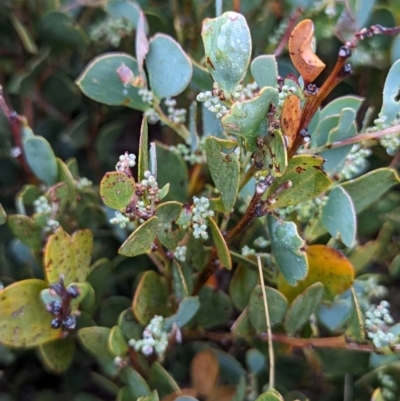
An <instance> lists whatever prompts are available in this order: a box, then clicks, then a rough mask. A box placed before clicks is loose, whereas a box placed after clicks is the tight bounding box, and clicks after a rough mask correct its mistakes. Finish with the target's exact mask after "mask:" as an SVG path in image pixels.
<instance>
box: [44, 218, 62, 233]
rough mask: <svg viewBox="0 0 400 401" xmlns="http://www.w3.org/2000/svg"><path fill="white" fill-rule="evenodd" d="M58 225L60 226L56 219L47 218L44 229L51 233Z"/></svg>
mask: <svg viewBox="0 0 400 401" xmlns="http://www.w3.org/2000/svg"><path fill="white" fill-rule="evenodd" d="M58 227H60V223H59V222H58V221H57V220H54V219H48V220H47V222H46V226H45V228H44V231H45V232H46V233H53V232H54V231H55V230H57V228H58Z"/></svg>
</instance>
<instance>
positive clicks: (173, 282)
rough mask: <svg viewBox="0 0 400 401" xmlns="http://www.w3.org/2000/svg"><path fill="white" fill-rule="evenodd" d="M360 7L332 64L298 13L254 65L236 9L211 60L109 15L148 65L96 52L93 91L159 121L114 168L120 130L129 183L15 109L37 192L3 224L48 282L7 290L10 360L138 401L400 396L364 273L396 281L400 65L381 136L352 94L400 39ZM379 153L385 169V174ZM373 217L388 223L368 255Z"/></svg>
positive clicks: (136, 22) (145, 126) (387, 324)
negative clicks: (93, 172)
mask: <svg viewBox="0 0 400 401" xmlns="http://www.w3.org/2000/svg"><path fill="white" fill-rule="evenodd" d="M216 3H217V10H218V8H219V6H221V5H220V4H219V2H216ZM292 3H294V2H292ZM325 3H329V4H330V5H331V6H332V5H333V4H334V3H335V2H325ZM347 3H348V4H347ZM361 3H362V2H357V1H348V2H346V7H347V8H348V9H346V10H347V11H343V13H346V12H347V13H350V14H349V15H350V16H352V17H354V21H355V22H357V23H356V24H355V26H356V28H355V29H354V30H353V32H352V33H351V34H350V33H349V32H344V33H343V34H345V36H346V37H345V38H344V40H343V43H342V45H341V46H340V47H339V49H338V51H337V57H336V61H335V62H334V63H332V65H326V64H327V63H325V62H323V61H322V60H321V59H320V58H319V56H318V55H317V54H316V52H315V37H314V22H313V21H312V20H311V19H308V18H305V19H302V20H301V21H300V22H298V23H297V24H296V20H298V19H299V18H300V15H301V11H300V10H298V11H297V12H295V13H294V14H293V16H292V18H291V19H289V22H288V25H287V27H286V29H285V30H284V34H283V36H282V40H281V42H280V43H279V44H278V46H277V48H276V52H275V53H274V54H261V55H258V56H257V57H254V58H252V56H253V55H254V52H253V51H252V46H253V45H252V34H251V31H250V29H249V26H248V23H247V21H246V18H245V17H244V16H243V15H242V14H240V13H239V12H236V11H227V12H225V13H222V12H219V11H217V14H218V16H217V17H216V18H206V19H204V21H203V23H202V29H201V39H202V43H203V46H204V54H202V55H201V56H199V51H198V49H195V48H194V47H195V46H194V45H193V46H192V48H191V47H190V46H189V45H188V43H187V42H186V41H185V40H184V39H183V36H182V35H184V32H183V31H179V30H178V32H179V34H178V40H176V39H174V38H173V37H172V36H170V35H168V34H165V33H155V34H149V21H147V19H146V16H145V14H144V13H143V11H142V10H141V9H140V7H139V5H138V4H136V3H134V2H130V1H127V0H113V1H110V2H108V3H105V4H100V5H95V6H96V7H100V8H101V7H102V8H103V11H105V13H106V14H107V18H110V20H107V21H108V22H104V21H103V25H104V27H108V28H107V29H108V30H107V29H104V32H103V31H102V30H101V29H100V25H95V26H94V27H93V28H92V29H93V30H92V40H93V38H97V39H96V40H100V39H101V38H103V39H104V38H107V40H108V41H109V42H110V43H112V44H113V45H114V46H118V45H119V41H120V39H121V37H123V36H126V35H128V36H129V35H132V34H131V31H132V30H135V35H134V42H133V41H132V43H131V44H132V45H133V43H134V52H133V53H134V55H133V54H130V53H125V52H121V51H118V52H117V51H111V52H108V53H105V54H102V55H100V56H97V57H95V58H94V59H93V60H92V61H91V62H89V63H88V64H87V65H86V67H85V68H84V70H83V71H82V72H81V74H80V75H79V77H78V78H77V79H76V85H77V87H78V88H79V89H80V90H81V92H82V93H83V94H84V95H86V96H87V97H88V98H90V99H92V100H94V101H96V102H98V103H102V104H104V105H108V106H119V107H121V106H122V107H125V108H129V109H133V110H136V111H139V112H140V113H141V115H142V122H141V126H140V129H139V128H138V129H137V131H136V132H131V133H130V137H129V145H127V146H126V149H124V150H123V151H122V154H121V156H120V157H119V158H116V159H115V160H114V159H113V158H112V157H111V156H110V154H107V152H108V151H109V149H107V143H110V142H107V141H109V140H110V138H111V137H113V136H115V132H114V131H113V128H112V127H109V129H108V131H104V132H103V134H102V136H101V138H102V140H103V141H104V142H103V146H104V148H103V150H102V152H103V155H105V156H104V160H106V156H107V157H108V159H107V166H108V168H109V166H110V164H112V163H113V164H114V165H115V168H113V169H112V170H111V169H110V168H109V170H110V171H107V172H106V173H105V174H104V175H103V176H102V179H101V182H100V185H99V188H98V187H96V186H93V184H92V182H91V181H89V180H88V179H86V178H84V177H82V175H81V173H80V172H79V168H78V163H77V161H76V160H75V159H69V160H67V161H63V160H62V159H61V158H59V157H56V156H55V152H54V151H53V148H52V146H51V145H50V143H49V142H48V141H47V140H46V139H45V138H44V137H43V136H41V135H35V134H34V132H33V131H32V129H30V127H29V124H28V122H27V119H26V118H24V117H22V116H19V115H17V114H16V113H14V112H13V111H12V110H10V109H9V107H8V106H7V103H6V101H5V100H4V99H3V97H1V98H0V101H1V104H0V105H1V108H2V110H3V112H4V114H5V117H6V118H7V119H8V122H9V124H10V127H11V130H12V131H13V132H15V133H16V137H17V138H18V143H17V144H16V146H19V149H20V152H21V153H20V154H18V155H17V157H18V158H19V159H20V162H21V165H22V166H23V168H24V169H25V171H26V177H27V178H28V183H26V184H25V185H24V186H23V187H22V188H21V189H20V190H19V192H18V194H17V196H16V209H17V214H15V213H14V214H8V215H6V212H5V211H4V210H1V212H2V213H1V222H2V223H3V224H4V223H6V222H7V224H8V226H9V228H10V229H11V231H12V233H13V235H14V236H15V237H16V238H17V241H18V242H16V244H17V245H18V249H19V250H20V252H21V254H22V253H23V252H25V254H29V255H30V256H29V258H30V259H29V260H30V262H29V263H30V264H31V265H32V266H33V268H32V272H31V274H30V275H28V276H24V275H21V276H20V277H19V278H18V279H15V280H14V279H12V280H8V279H7V278H6V279H5V280H3V281H4V288H3V289H1V291H0V344H2V345H3V346H4V349H7V350H12V349H14V348H23V349H24V348H32V347H35V348H36V350H37V354H38V356H39V359H40V361H41V363H42V364H43V366H44V367H45V369H46V370H48V371H50V372H52V373H57V374H63V373H65V372H67V371H71V370H72V369H73V367H74V366H75V365H73V364H74V361H76V360H79V359H81V360H85V358H86V359H88V358H92V359H93V360H94V361H95V362H96V368H95V371H94V372H92V375H93V376H92V377H93V378H94V379H93V380H94V382H96V383H98V384H99V386H101V388H103V389H104V391H105V393H107V394H108V395H107V397H108V398H107V397H106V398H107V399H113V398H114V399H115V397H116V399H117V400H121V401H125V400H141V401H156V400H160V399H161V400H163V401H169V400H178V401H195V400H198V399H206V400H208V401H212V400H222V399H223V400H235V401H242V400H243V401H244V400H253V401H254V400H257V401H267V400H268V401H272V400H296V399H298V400H306V399H309V398H308V397H310V399H313V395H312V394H313V385H312V381H313V379H312V378H313V377H314V378H315V377H318V376H319V375H321V372H326V377H324V379H323V380H324V383H325V385H328V384H329V385H331V386H332V385H333V386H335V385H337V384H338V383H340V386H339V387H338V388H339V389H340V390H337V391H336V390H335V391H333V390H332V391H331V392H330V395H329V396H327V397H326V398H319V399H327V400H328V399H329V400H334V399H343V394H344V396H345V399H346V400H347V399H348V400H349V399H352V398H351V394H352V392H354V394H356V395H357V397H358V398H354V399H367V398H371V397H372V398H371V399H373V400H383V399H385V400H386V399H388V400H389V399H396V397H397V396H398V388H397V385H396V380H398V379H399V378H400V370H399V367H398V360H399V358H400V353H399V352H400V324H395V320H394V319H393V318H392V316H391V313H390V304H389V303H388V302H387V301H386V300H382V301H381V299H382V298H383V295H384V294H383V293H382V291H383V290H384V288H382V286H380V285H378V283H379V282H380V280H379V277H378V276H376V275H374V274H367V273H370V271H368V270H367V268H368V266H369V265H370V261H371V260H374V261H375V262H376V263H378V262H380V261H382V260H384V261H385V263H386V266H388V269H389V273H390V275H391V276H392V277H394V278H396V279H397V278H398V277H399V272H400V269H399V266H400V264H399V262H400V260H399V257H398V251H399V244H398V240H397V243H394V244H392V243H391V242H390V241H391V237H393V236H395V235H398V229H399V226H398V223H399V220H398V214H396V212H397V211H398V207H400V206H399V205H400V200H399V196H398V192H396V191H395V189H394V187H395V186H396V185H397V184H399V182H400V177H399V175H398V172H397V170H396V168H397V167H398V165H399V158H398V155H399V153H398V150H399V148H400V139H399V138H400V136H399V135H400V103H399V93H400V60H397V61H395V62H394V63H392V65H391V67H390V70H389V72H388V74H387V77H386V81H385V83H384V86H383V97H382V105H381V109H380V112H379V114H378V116H377V118H376V119H375V120H374V121H372V119H371V116H372V115H373V114H372V113H373V111H372V110H369V111H368V112H367V113H365V111H366V110H365V109H366V108H365V107H364V106H363V101H364V99H363V98H362V97H360V96H356V95H344V96H339V97H337V96H334V93H335V90H336V88H337V87H338V85H340V84H341V83H342V82H343V81H344V80H346V79H348V77H350V76H351V75H352V67H351V64H350V63H351V61H352V55H353V54H357V51H360V50H359V48H360V46H362V45H363V44H364V43H367V42H368V40H373V39H375V38H376V37H384V38H387V37H390V36H396V35H397V34H399V33H400V28H398V27H388V28H386V27H384V26H382V25H379V24H374V25H371V26H370V27H368V28H363V27H362V26H363V25H364V24H365V23H366V22H367V20H368V18H367V17H366V15H367V14H368V13H371V12H372V7H369V6H368V7H366V8H367V9H366V10H364V9H363V8H362V7H364V6H361ZM371 4H373V2H371ZM337 6H338V7H339V5H337ZM221 7H222V6H221ZM349 10H350V11H349ZM52 13H53V14H55V13H57V11H52ZM351 13H353V14H351ZM61 15H65V14H62V13H59V15H58V16H57V18H60V21H61V19H62V18H63V17H61ZM50 17H51V13H49V14H47V17H45V18H48V19H50ZM53 18H54V15H53ZM57 21H58V20H57ZM110 21H111V22H112V24H111V22H110ZM50 22H51V21H48V23H49V24H50ZM52 23H55V22H54V21H53V22H52ZM59 23H60V22H59ZM107 24H108V25H107ZM175 24H179V21H178V22H177V21H175ZM150 25H151V24H150ZM393 25H394V24H393ZM44 26H46V25H44ZM338 26H339V28H340V24H339V22H338ZM71 29H72V28H71ZM74 29H75V30H76V32H75V34H76V35H78V33H79V29H78V27H77V26H76V27H75V28H74ZM115 30H119V35H120V36H118V35H116V34H115ZM121 32H122V33H121ZM76 40H78V39H76ZM395 40H397V39H395ZM185 44H186V45H188V49H187V52H186V50H184V48H185ZM286 45H287V49H288V55H289V57H290V62H291V70H290V71H288V69H287V68H286V70H285V68H283V67H282V65H280V64H279V56H280V55H281V53H282V52H283V51H284V48H285V47H286ZM196 59H197V61H196ZM286 62H287V63H288V61H286ZM281 71H284V72H285V71H286V72H285V73H284V74H283V73H282V72H281ZM175 97H177V100H176V99H175ZM332 99H333V100H332ZM328 100H329V101H328ZM178 103H179V104H181V103H182V104H183V105H185V106H187V107H186V108H178V107H177V105H178ZM94 107H97V108H98V107H103V106H98V105H97V104H96V106H94ZM116 110H118V112H119V111H120V110H121V109H120V108H119V109H116ZM360 113H363V114H366V116H365V118H364V120H363V121H362V122H361V120H360V115H362V114H360ZM100 114H101V113H100ZM80 123H82V122H81V121H75V122H74V124H76V126H75V128H74V130H75V129H76V130H78V129H79V128H76V127H78V126H79V124H80ZM109 124H110V123H109ZM149 124H151V125H154V124H159V125H160V126H161V128H160V131H161V132H162V135H160V136H159V138H162V141H153V140H152V138H153V137H154V135H153V134H152V130H151V128H149ZM74 130H72V131H71V132H75V131H74ZM78 132H80V131H78ZM104 138H106V139H104ZM133 142H135V143H134V144H133ZM104 144H105V145H104ZM167 144H169V145H167ZM170 144H173V145H170ZM376 145H380V149H386V151H387V154H388V156H387V159H385V160H389V161H388V162H387V163H386V164H384V163H375V164H374V165H371V166H370V165H369V163H368V157H370V156H371V154H372V152H373V148H376V147H377V146H376ZM133 149H136V150H137V151H135V153H133ZM389 156H390V157H389ZM392 156H393V158H392ZM110 158H111V162H110ZM104 160H103V161H104ZM384 194H386V195H385V196H386V197H385V198H382V196H383V195H384ZM388 194H389V195H388ZM382 199H386V200H387V203H390V202H391V205H392V207H391V206H390V205H389V206H388V205H387V204H383V201H381V200H382ZM377 205H378V206H377ZM382 205H383V206H382ZM396 207H397V209H396ZM366 210H367V213H370V214H377V215H378V214H379V216H381V215H382V216H383V217H382V218H381V220H379V221H378V222H377V224H378V226H379V228H380V229H381V230H380V233H379V235H378V238H377V239H374V240H371V241H367V240H366V239H365V238H368V236H369V235H370V234H369V233H368V230H367V229H366V228H365V227H366V226H368V224H367V222H366V220H368V218H369V217H368V214H366V213H364V212H365V211H366ZM374 221H375V220H374ZM371 224H372V223H371ZM374 224H375V223H374ZM375 225H376V224H375ZM360 231H361V232H360ZM110 238H111V239H112V240H111V241H112V242H110V243H106V242H102V241H103V239H110ZM105 244H111V246H110V248H109V250H108V249H107V250H106V248H107V245H105ZM386 247H387V248H388V250H387V251H386ZM385 253H386V254H385ZM25 254H24V255H25ZM24 255H22V256H21V257H23V258H26V256H24ZM99 255H100V256H99ZM97 256H99V257H97ZM105 256H107V257H105ZM92 259H94V260H92ZM110 259H112V260H110ZM371 271H372V272H373V270H371ZM1 274H2V276H7V274H3V272H2V273H1ZM117 277H118V278H117ZM13 281H15V282H13ZM378 299H379V301H377V300H378ZM82 350H83V351H82ZM300 350H302V351H303V352H302V353H301V352H300ZM9 352H12V351H9ZM300 355H302V357H300ZM92 368H93V367H91V369H92ZM288 370H289V371H290V372H292V373H289V374H288V373H287V372H288ZM188 372H190V375H189V374H188ZM189 376H190V377H189ZM289 377H290V378H289ZM310 378H311V379H310ZM316 393H318V391H316ZM310 394H311V395H310ZM338 394H340V396H338ZM314 395H315V394H314ZM82 399H85V400H86V399H91V398H82Z"/></svg>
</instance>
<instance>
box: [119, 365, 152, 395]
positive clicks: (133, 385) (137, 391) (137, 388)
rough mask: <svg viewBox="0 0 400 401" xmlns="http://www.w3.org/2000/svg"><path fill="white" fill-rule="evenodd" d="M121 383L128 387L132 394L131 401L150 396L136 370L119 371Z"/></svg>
mask: <svg viewBox="0 0 400 401" xmlns="http://www.w3.org/2000/svg"><path fill="white" fill-rule="evenodd" d="M121 379H122V381H123V382H124V383H125V384H126V385H127V386H128V387H129V389H130V391H131V393H132V398H131V399H132V400H137V399H138V398H139V397H147V396H151V390H150V388H149V386H148V385H147V383H146V381H145V380H144V379H143V377H142V376H140V374H139V373H138V372H136V370H133V369H132V368H130V367H126V368H124V369H123V370H122V371H121Z"/></svg>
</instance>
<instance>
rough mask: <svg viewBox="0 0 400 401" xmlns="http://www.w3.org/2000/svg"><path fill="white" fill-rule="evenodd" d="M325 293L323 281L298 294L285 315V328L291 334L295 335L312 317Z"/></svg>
mask: <svg viewBox="0 0 400 401" xmlns="http://www.w3.org/2000/svg"><path fill="white" fill-rule="evenodd" d="M323 295H324V286H323V284H322V283H319V282H318V283H314V284H312V285H310V286H309V287H308V288H307V289H306V290H304V291H303V292H302V293H301V294H300V295H298V296H297V297H296V298H295V299H294V301H293V302H292V303H291V305H290V306H289V309H288V311H287V312H286V316H285V321H284V325H285V330H286V333H287V334H289V335H290V336H293V335H295V334H296V333H297V332H298V331H299V330H300V329H301V328H302V327H303V326H304V325H305V324H306V323H307V322H308V320H309V319H310V316H311V315H312V314H313V313H314V312H315V310H316V309H317V307H318V304H319V303H320V302H321V300H322V296H323Z"/></svg>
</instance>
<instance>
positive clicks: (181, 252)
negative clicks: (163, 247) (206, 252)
mask: <svg viewBox="0 0 400 401" xmlns="http://www.w3.org/2000/svg"><path fill="white" fill-rule="evenodd" d="M186 251H187V246H177V247H176V248H175V251H174V256H175V258H176V259H178V260H180V261H181V262H185V261H186Z"/></svg>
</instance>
